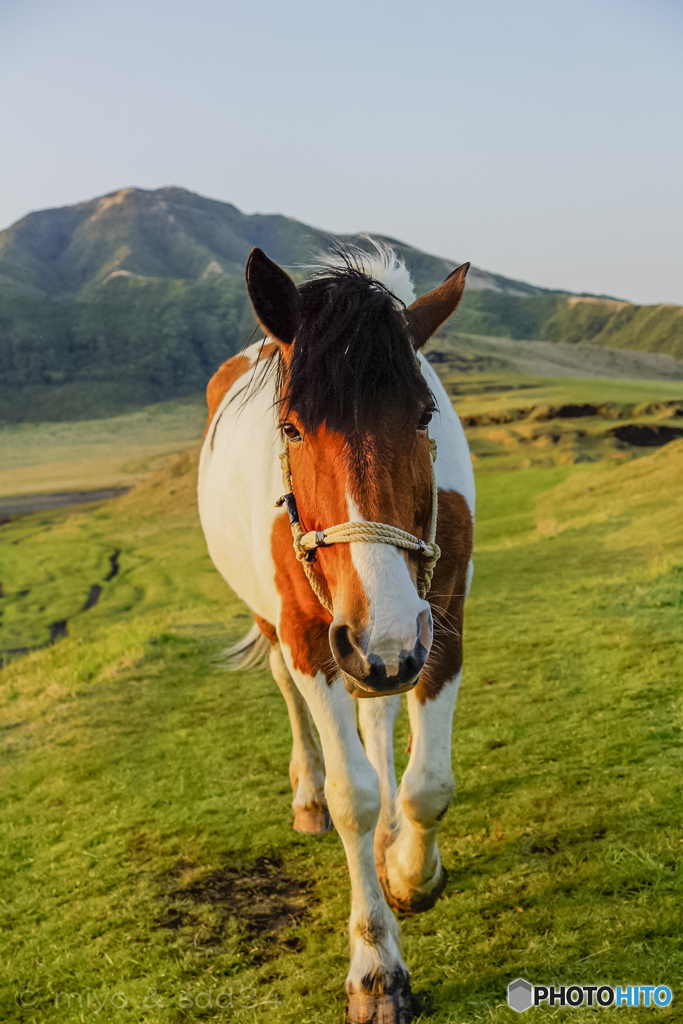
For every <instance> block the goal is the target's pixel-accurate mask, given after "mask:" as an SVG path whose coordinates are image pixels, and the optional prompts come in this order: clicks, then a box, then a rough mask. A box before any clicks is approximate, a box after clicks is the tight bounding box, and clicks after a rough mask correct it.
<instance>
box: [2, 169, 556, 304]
mask: <svg viewBox="0 0 683 1024" xmlns="http://www.w3.org/2000/svg"><path fill="white" fill-rule="evenodd" d="M363 237H364V236H363V235H361V234H352V235H335V234H333V233H331V232H325V231H323V230H322V229H319V228H315V227H312V226H311V225H308V224H305V223H303V222H301V221H298V220H295V219H294V218H292V217H286V216H284V215H282V214H261V213H253V214H245V213H242V212H241V211H240V210H239V209H238V208H237V207H236V206H234V205H233V204H232V203H226V202H222V201H221V200H217V199H208V198H206V197H204V196H201V195H199V194H198V193H195V192H190V191H189V190H187V189H182V188H179V187H177V186H166V187H164V188H160V189H153V190H147V189H138V188H131V187H127V188H123V189H119V190H117V191H116V192H111V193H108V194H107V195H104V196H98V197H96V198H95V199H92V200H87V201H85V202H82V203H76V204H73V205H70V206H63V207H54V208H51V209H47V210H38V211H35V212H33V213H29V214H27V215H26V216H25V217H22V218H21V219H20V220H18V221H16V222H15V223H14V224H12V225H10V226H9V227H8V228H5V229H4V231H0V275H2V276H3V277H6V278H9V279H11V280H13V281H15V282H16V283H18V284H24V285H29V286H32V287H34V288H38V289H39V290H41V291H45V292H46V293H48V294H53V295H54V294H62V295H71V296H76V295H78V294H79V293H80V291H81V289H82V288H84V287H86V286H88V285H92V284H95V285H97V284H103V283H105V282H106V280H107V279H108V278H109V276H110V275H111V274H116V273H123V274H127V275H128V274H129V275H134V276H139V277H144V278H172V279H180V280H188V281H193V282H196V281H197V280H199V279H200V277H201V276H202V274H204V273H206V272H207V270H208V269H209V268H210V267H212V266H213V268H214V270H213V272H215V273H218V272H237V271H239V272H240V273H241V272H242V269H243V267H244V264H245V262H246V259H247V257H248V255H249V252H250V250H251V248H253V246H254V245H258V246H259V247H260V248H263V249H264V251H267V253H268V255H269V256H270V257H271V258H272V259H274V260H275V261H276V262H278V263H281V264H282V265H284V266H286V267H288V268H290V267H291V268H297V267H299V266H301V267H303V266H305V265H306V264H309V263H310V262H311V261H312V260H313V259H314V258H315V255H316V253H317V252H324V251H326V250H327V249H328V248H329V244H330V242H331V241H333V240H337V239H338V240H340V241H342V242H351V243H354V244H359V243H360V244H361V245H362V244H363V242H362V239H363ZM369 237H372V238H377V239H378V240H381V241H385V242H387V243H388V244H390V245H391V246H392V247H394V248H395V249H396V250H397V251H398V252H399V253H400V254H401V255H402V256H404V258H405V259H406V262H407V263H408V264H409V267H410V269H411V272H412V273H413V275H414V277H415V280H416V285H417V287H418V288H420V287H422V289H423V290H424V289H426V288H427V287H432V286H433V285H434V284H436V283H438V280H437V279H438V278H439V277H440V278H441V279H443V277H445V276H446V275H447V274H448V273H450V271H451V270H453V269H454V268H455V267H456V266H458V262H457V261H456V260H453V259H450V258H445V257H441V256H434V255H432V254H431V253H427V252H425V251H423V250H421V249H418V248H417V247H415V246H412V245H410V244H408V243H405V242H401V241H400V240H398V239H394V238H389V237H388V236H383V235H378V234H371V235H369ZM150 238H153V239H154V241H155V243H156V246H155V248H154V249H152V248H151V247H150V244H149V239H150ZM468 286H469V288H470V290H473V291H482V290H489V291H494V292H498V293H501V294H510V295H519V296H529V295H540V294H565V293H562V292H558V291H557V290H553V289H547V288H541V287H538V286H536V285H531V284H528V283H526V282H524V281H518V280H516V279H513V278H508V277H505V276H504V275H502V274H496V273H492V272H490V271H486V270H482V269H480V268H478V267H472V268H471V270H470V273H469V275H468Z"/></svg>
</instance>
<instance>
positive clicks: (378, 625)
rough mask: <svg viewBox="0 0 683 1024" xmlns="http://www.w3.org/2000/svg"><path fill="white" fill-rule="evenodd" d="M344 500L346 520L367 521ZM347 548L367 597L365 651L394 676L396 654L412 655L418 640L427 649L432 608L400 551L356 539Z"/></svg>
mask: <svg viewBox="0 0 683 1024" xmlns="http://www.w3.org/2000/svg"><path fill="white" fill-rule="evenodd" d="M346 500H347V506H348V510H349V521H350V522H357V523H364V522H366V520H365V519H364V518H363V516H361V515H360V513H359V511H358V507H357V505H356V503H355V502H354V500H353V498H352V497H351V496H350V495H348V494H347V498H346ZM349 547H350V549H351V561H352V562H353V566H354V568H355V570H356V572H357V573H358V577H359V579H360V582H361V584H362V586H363V590H364V591H365V596H366V599H367V609H368V624H367V633H366V643H365V648H366V654H367V655H368V657H369V656H370V655H374V656H376V657H378V658H381V659H382V661H383V662H384V666H385V668H386V673H387V676H393V675H396V674H397V673H398V670H399V655H400V654H401V652H404V653H405V652H408V653H411V654H412V652H413V649H414V647H415V644H416V642H417V641H418V640H419V641H420V643H421V644H422V646H423V647H424V649H425V651H426V652H427V653H428V652H429V650H430V648H431V646H432V615H431V609H430V607H429V604H428V602H427V601H424V600H423V599H422V598H421V597H420V596H419V594H418V592H417V589H416V587H415V584H414V583H413V581H412V579H411V576H410V572H409V570H408V565H407V563H406V559H405V556H404V554H403V552H402V551H399V550H398V549H397V548H395V547H393V546H392V545H390V544H372V543H367V542H356V541H354V542H352V543H351V544H350V545H349ZM425 657H426V655H425Z"/></svg>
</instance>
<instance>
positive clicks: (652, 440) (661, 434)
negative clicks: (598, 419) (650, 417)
mask: <svg viewBox="0 0 683 1024" xmlns="http://www.w3.org/2000/svg"><path fill="white" fill-rule="evenodd" d="M611 433H612V434H613V436H614V437H616V439H617V440H618V441H622V442H624V443H625V444H629V445H634V446H636V447H640V448H661V447H662V445H665V444H668V443H669V441H676V440H678V438H679V437H683V430H682V429H680V428H677V427H667V426H663V427H654V426H653V427H650V426H645V425H643V424H641V423H627V424H625V425H624V426H623V427H616V428H615V429H614V430H612V431H611Z"/></svg>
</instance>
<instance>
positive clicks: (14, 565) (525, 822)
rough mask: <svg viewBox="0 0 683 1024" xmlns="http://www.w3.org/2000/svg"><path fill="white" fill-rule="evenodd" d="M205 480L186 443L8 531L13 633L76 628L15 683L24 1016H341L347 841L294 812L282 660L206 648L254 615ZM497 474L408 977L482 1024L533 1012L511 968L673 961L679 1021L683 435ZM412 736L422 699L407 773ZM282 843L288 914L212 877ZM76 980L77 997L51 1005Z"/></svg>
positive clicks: (8, 720)
mask: <svg viewBox="0 0 683 1024" xmlns="http://www.w3.org/2000/svg"><path fill="white" fill-rule="evenodd" d="M648 387H651V385H648ZM194 474H195V464H194V460H193V459H192V458H188V457H185V458H184V460H181V462H180V463H178V464H177V465H176V467H175V468H174V469H173V470H172V471H165V472H163V473H160V474H158V475H157V476H156V477H155V478H152V479H151V480H150V481H149V482H148V483H147V484H145V485H144V486H142V487H140V488H138V489H137V490H136V491H134V492H132V493H131V494H129V495H127V496H125V497H124V498H122V499H118V500H117V501H116V502H111V503H109V504H107V505H103V506H98V507H93V508H90V509H81V510H76V511H74V512H73V513H71V514H69V513H67V512H65V511H60V512H54V513H49V514H41V515H35V516H30V517H26V518H25V519H23V520H18V521H16V522H12V523H10V524H7V525H5V526H3V527H2V528H1V530H0V542H1V543H2V553H3V562H4V564H3V574H2V579H3V583H4V593H5V597H4V598H3V599H2V607H3V610H4V616H3V621H4V622H5V623H6V625H4V626H3V627H2V630H1V631H0V632H5V630H7V629H10V628H11V630H12V631H13V634H12V635H13V636H14V637H15V638H17V637H19V638H20V637H22V636H25V637H28V636H29V635H31V636H34V637H35V638H37V639H40V638H41V637H42V638H43V639H45V636H46V629H47V624H48V622H49V621H52V620H53V618H57V617H59V618H63V617H67V618H68V620H69V636H68V637H67V638H66V639H64V640H61V641H59V642H58V643H57V644H55V645H54V646H53V647H51V648H48V649H46V650H42V651H38V652H36V653H34V654H31V655H29V656H28V657H26V658H23V659H21V660H16V661H14V662H12V663H11V664H9V666H7V667H6V668H5V669H4V670H3V671H2V674H1V675H0V686H1V687H2V711H1V712H0V715H1V718H0V723H1V725H2V729H3V736H4V738H5V742H4V746H3V750H2V755H1V757H2V761H1V762H0V764H1V769H0V771H1V773H2V774H1V778H2V784H1V786H0V800H1V803H0V806H1V807H2V812H1V814H2V817H1V822H2V840H1V842H0V852H1V854H2V858H3V864H2V877H3V888H2V891H1V892H0V899H1V900H2V903H1V904H0V905H1V906H2V928H3V931H2V935H3V941H2V954H3V955H2V958H1V962H0V966H1V968H2V971H3V975H4V977H3V989H2V991H3V995H2V997H1V998H2V1002H0V1020H2V1021H4V1020H8V1021H10V1020H11V1021H15V1020H19V1019H21V1020H31V1021H36V1022H38V1021H45V1022H48V1021H71V1020H73V1021H78V1020H80V1021H86V1020H91V1019H92V1020H97V1019H102V1020H113V1021H121V1022H126V1021H130V1022H139V1021H144V1022H148V1024H173V1022H175V1021H187V1020H188V1019H189V1020H195V1019H197V1020H198V1019H218V1020H226V1021H229V1020H233V1019H234V1020H240V1021H243V1020H244V1021H254V1022H256V1021H265V1020H268V1021H269V1022H270V1021H273V1022H276V1024H279V1022H283V1024H284V1022H287V1024H290V1022H291V1024H295V1022H296V1024H298V1022H303V1024H306V1022H308V1024H314V1022H324V1024H327V1022H333V1021H340V1020H341V1019H342V1014H343V1005H344V999H343V980H344V976H345V972H346V967H347V932H346V920H347V914H348V883H347V875H346V867H345V860H344V855H343V851H342V849H341V845H340V843H339V840H338V837H337V836H336V834H335V833H330V834H327V835H325V836H322V837H306V836H300V835H297V834H295V833H294V832H293V831H292V829H291V824H290V822H291V814H290V810H289V801H290V793H289V783H288V777H287V763H288V756H289V743H290V739H289V727H288V722H287V716H286V712H285V707H284V703H283V701H282V699H281V697H280V695H279V692H278V691H277V687H276V686H275V684H274V682H273V680H272V679H271V677H270V676H269V674H268V673H266V672H263V671H258V672H247V673H239V674H235V675H227V674H225V673H224V672H223V671H222V670H221V669H220V668H219V667H218V666H217V665H216V664H215V662H214V661H213V660H212V659H213V656H214V655H215V654H216V653H217V652H218V651H219V650H220V649H221V648H222V647H224V646H225V645H226V643H228V642H229V641H231V640H233V639H235V638H237V637H238V636H240V635H241V634H242V633H243V632H244V631H245V630H246V627H247V625H248V622H249V617H248V615H247V613H246V610H245V609H244V607H243V606H242V605H240V603H239V602H238V601H237V600H236V598H234V597H233V596H232V595H231V593H230V591H229V590H228V588H227V587H226V586H225V584H224V583H223V582H222V581H221V580H220V578H219V577H218V575H217V574H216V572H215V570H213V568H212V566H211V564H210V561H209V559H208V555H207V554H206V550H205V545H204V542H203V538H202V535H201V531H200V528H199V524H198V521H197V515H196V510H195V508H194V499H193V494H194V479H195V477H194ZM478 487H479V492H478V500H479V506H478V516H477V548H476V570H475V577H474V584H473V590H472V594H471V596H470V599H469V601H468V606H467V615H466V636H465V649H466V667H465V674H464V680H463V686H462V690H461V694H460V697H459V702H458V707H457V710H456V721H455V740H454V747H453V760H454V769H455V775H456V785H457V791H456V798H455V801H454V804H453V806H452V807H451V809H450V810H449V812H448V814H447V815H446V818H445V819H444V822H443V827H442V832H441V850H442V854H443V859H444V862H445V864H446V866H447V868H448V871H449V884H448V887H447V890H446V893H445V895H444V897H443V898H442V899H441V900H440V901H439V903H438V904H437V906H436V907H435V908H434V910H432V911H431V912H429V913H428V914H425V915H422V916H418V917H415V918H413V919H411V920H408V921H406V922H404V924H403V936H404V946H405V957H406V960H407V962H408V964H409V966H410V969H411V971H412V982H413V988H414V990H416V991H420V992H421V993H422V995H421V997H420V998H421V1001H422V1006H423V1008H424V1010H425V1012H426V1013H427V1012H428V1013H429V1014H430V1016H429V1020H431V1021H434V1022H435V1024H446V1022H450V1024H456V1022H457V1024H465V1022H467V1024H469V1022H472V1021H493V1022H503V1021H510V1020H512V1019H515V1020H516V1019H517V1017H516V1016H514V1015H513V1013H512V1012H511V1011H509V1010H508V1009H507V1007H506V1005H505V992H506V986H507V984H508V982H509V981H510V980H512V979H513V978H515V977H517V976H518V975H522V976H524V977H527V978H528V979H529V980H531V981H532V982H535V983H544V982H550V983H554V984H561V983H570V982H576V983H579V984H581V983H585V984H591V983H598V982H602V981H607V982H610V983H614V984H617V983H620V984H626V983H629V982H630V983H638V982H641V983H653V984H654V983H665V984H669V985H671V986H672V987H673V988H674V992H675V995H674V1002H673V1004H672V1006H671V1007H670V1008H669V1009H668V1010H662V1011H656V1012H655V1011H652V1010H645V1009H640V1010H637V1009H632V1010H631V1011H630V1012H629V1015H628V1018H629V1020H630V1021H631V1020H632V1021H634V1022H637V1021H640V1020H643V1021H644V1020H651V1019H653V1013H655V1015H656V1017H657V1019H660V1020H667V1021H675V1020H679V1019H680V1010H679V1007H678V1004H679V1002H680V1000H681V998H683V991H682V989H681V983H680V978H681V972H682V970H683V949H682V946H681V941H680V934H681V925H682V924H683V921H682V920H681V918H682V916H683V915H682V912H681V907H682V906H683V904H682V902H681V897H682V895H683V892H682V890H683V874H682V860H683V830H682V828H681V824H682V823H681V807H682V806H683V803H682V800H681V797H682V795H683V794H682V793H681V778H682V775H681V769H682V767H683V764H682V762H683V746H682V744H681V738H682V737H681V727H682V725H683V717H682V710H683V708H682V700H681V690H680V680H681V677H682V675H683V634H682V633H681V626H680V622H681V609H682V608H683V517H681V515H680V511H681V507H682V503H683V442H675V443H673V444H671V445H668V446H667V447H666V448H664V449H662V450H660V451H657V452H655V453H654V454H652V455H647V456H646V457H644V458H641V459H638V460H636V461H634V462H630V463H628V464H623V465H612V464H597V465H588V466H569V465H566V466H548V467H531V468H529V469H527V470H525V471H524V470H520V471H519V472H488V473H485V474H479V476H478ZM113 550H120V551H121V555H120V571H119V573H118V575H117V576H116V577H114V578H113V579H111V580H109V581H108V582H105V580H104V576H105V575H106V572H107V569H108V568H109V561H108V559H109V555H110V554H111V553H112V552H113ZM6 553H10V557H11V561H9V560H5V559H6ZM67 580H68V584H67V583H65V582H64V581H67ZM95 582H99V583H100V584H101V586H102V588H103V590H102V596H101V598H100V601H99V603H98V604H97V605H96V607H94V608H92V609H91V610H89V611H87V612H82V611H80V609H81V608H82V605H83V602H84V600H85V597H86V596H87V593H88V590H89V587H90V586H91V585H92V584H93V583H95ZM27 586H28V587H29V589H30V595H27V596H26V598H25V599H26V600H28V599H30V600H32V601H34V602H35V607H33V606H31V607H30V608H28V607H27V608H25V609H24V611H23V612H22V611H21V609H20V608H19V606H18V602H19V601H20V600H24V599H20V598H18V596H17V594H18V591H20V590H22V589H25V588H26V587H27ZM41 607H42V611H40V612H39V611H38V609H40V608H41ZM41 615H42V616H43V618H42V619H41V618H40V616H41ZM10 624H11V625H10ZM41 624H42V625H41ZM32 630H33V631H34V632H33V633H32V632H31V631H32ZM4 643H5V642H4V641H3V644H4ZM407 733H408V726H407V721H406V717H405V715H402V717H401V718H400V719H399V723H398V726H397V742H396V747H397V750H398V751H399V754H398V762H399V767H403V766H404V765H405V762H406V755H405V754H404V753H403V751H404V749H405V745H406V740H407ZM263 857H267V858H270V859H271V862H272V861H273V860H277V862H278V863H280V867H278V868H277V874H278V876H279V877H284V878H289V877H291V878H293V879H298V880H302V881H303V882H305V883H306V884H307V885H310V891H304V892H303V893H299V895H298V896H288V897H287V900H288V901H289V904H291V906H293V907H294V908H295V912H294V911H293V912H292V913H291V915H290V919H289V920H290V923H289V924H288V923H287V922H286V921H285V924H284V927H283V926H279V927H278V928H276V929H275V930H274V931H273V932H272V933H270V934H269V933H268V932H267V930H266V931H263V930H259V929H258V928H255V927H254V926H253V923H250V919H249V917H248V914H244V913H236V912H235V907H236V906H237V904H233V903H231V899H230V898H227V897H223V898H218V897H212V896H211V895H210V894H209V895H207V892H209V890H210V888H211V886H210V885H209V883H206V882H203V881H202V880H205V879H206V878H207V877H209V879H213V880H214V883H213V884H214V886H215V885H218V882H216V881H215V880H216V879H219V880H221V879H222V880H223V881H222V883H221V884H224V891H228V890H229V880H230V878H231V877H232V875H231V872H233V873H234V872H237V871H242V870H244V871H251V872H252V875H253V873H254V871H256V873H257V874H258V872H259V871H260V872H261V873H262V874H263V872H265V873H266V874H268V870H269V869H268V867H267V862H266V867H263V863H264V862H260V861H259V860H258V858H263ZM259 865H260V866H259ZM226 880H227V881H226ZM202 886H203V888H202ZM225 886H227V887H228V888H227V889H225ZM219 887H220V886H219ZM266 888H267V887H266ZM294 888H295V887H294ZM202 894H203V895H202ZM268 898H270V896H269V897H268ZM273 899H274V902H275V904H276V905H277V906H281V905H282V900H281V899H280V897H279V896H277V895H276V896H273ZM287 900H285V904H286V903H287ZM302 913H304V916H303V917H302V916H301V914H302ZM284 916H285V917H286V913H285V914H284ZM27 984H28V985H32V986H35V987H36V988H37V989H39V990H40V992H41V993H42V996H43V1004H42V1007H41V1008H40V1009H37V1010H35V1011H33V1012H32V1013H28V1012H22V1011H20V1010H18V1009H17V1007H16V1005H15V1002H14V992H15V991H16V990H17V989H18V988H20V987H21V986H22V985H27ZM60 992H68V993H80V996H81V1000H82V1006H79V1005H78V1000H77V998H76V997H75V996H74V997H72V1005H71V1008H68V1007H67V1005H66V1002H65V1000H64V998H62V1000H61V1005H60V1006H58V1007H55V1005H54V1003H55V996H56V995H57V994H58V993H60ZM115 992H116V993H122V994H123V996H122V997H117V1004H119V1003H121V1002H122V999H123V998H125V999H126V1000H127V1005H126V1006H125V1007H122V1008H114V1009H112V1008H111V1006H110V1005H109V1004H107V1005H106V1006H105V1008H104V1009H103V1010H101V1011H100V1012H99V1013H98V1014H97V1015H96V1014H95V1009H96V1008H97V1005H98V1002H97V1001H96V999H95V996H97V1000H98V1001H99V1002H100V1003H101V1001H102V1000H103V999H104V998H105V996H106V995H107V994H109V998H111V995H112V994H113V993H115ZM210 992H212V996H211V999H212V1003H213V1005H210V1006H209V1005H207V1002H208V1000H209V993H210ZM220 993H223V996H222V999H221V1002H222V1008H218V1007H217V1006H216V1003H215V999H216V997H217V996H218V995H219V994H220ZM88 994H90V1001H91V1003H90V1008H88V1006H87V1000H88ZM230 999H231V1000H232V1009H230V1007H229V1006H228V1005H227V1004H228V1003H229V1002H230ZM159 1003H162V1004H163V1005H161V1006H160V1005H158V1004H159ZM188 1004H189V1005H188ZM540 1013H543V1014H544V1019H545V1018H547V1019H549V1020H564V1019H566V1020H568V1021H569V1020H570V1021H576V1022H582V1021H584V1022H585V1021H589V1020H593V1019H594V1018H593V1014H592V1011H589V1010H566V1011H563V1010H561V1009H555V1010H552V1011H551V1010H546V1011H538V1012H537V1015H538V1014H540ZM425 1019H426V1018H425ZM530 1019H531V1018H530ZM600 1019H601V1020H604V1021H606V1022H609V1021H616V1020H617V1019H620V1018H619V1015H618V1012H617V1011H616V1010H614V1009H612V1010H604V1011H602V1012H601V1016H600Z"/></svg>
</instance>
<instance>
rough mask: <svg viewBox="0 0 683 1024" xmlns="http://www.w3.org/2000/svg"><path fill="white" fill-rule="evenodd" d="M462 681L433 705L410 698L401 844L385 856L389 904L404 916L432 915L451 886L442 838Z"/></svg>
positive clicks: (399, 812)
mask: <svg viewBox="0 0 683 1024" xmlns="http://www.w3.org/2000/svg"><path fill="white" fill-rule="evenodd" d="M460 676H461V673H460V672H458V674H457V675H456V676H455V678H454V679H452V680H451V681H450V682H447V683H446V684H445V685H444V686H443V687H442V689H441V691H440V692H439V694H438V695H437V696H436V697H434V698H432V699H429V698H428V699H426V700H420V699H419V696H418V691H415V690H413V691H412V692H411V693H409V694H408V713H409V715H410V726H411V730H412V746H411V753H410V761H409V762H408V767H407V768H406V770H405V772H404V773H403V778H402V779H401V785H400V787H399V790H398V795H397V798H396V834H395V839H394V841H393V843H392V844H391V846H389V847H388V848H387V850H386V853H385V891H386V892H387V898H388V900H389V903H390V905H391V906H392V907H393V908H394V909H395V910H398V911H401V912H403V913H408V914H410V913H418V912H419V911H422V910H428V909H429V908H430V907H432V906H433V905H434V903H435V902H436V900H437V899H438V897H439V896H440V894H441V893H442V892H443V889H444V887H445V884H446V872H445V870H444V868H443V865H442V864H441V857H440V855H439V849H438V846H437V835H438V831H439V825H440V823H441V819H442V818H443V816H444V815H445V813H446V811H447V810H448V807H449V805H450V802H451V800H452V799H453V792H454V789H455V782H454V779H453V771H452V766H451V756H452V755H451V736H452V727H453V712H454V709H455V699H456V697H457V694H458V689H459V686H460Z"/></svg>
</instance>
